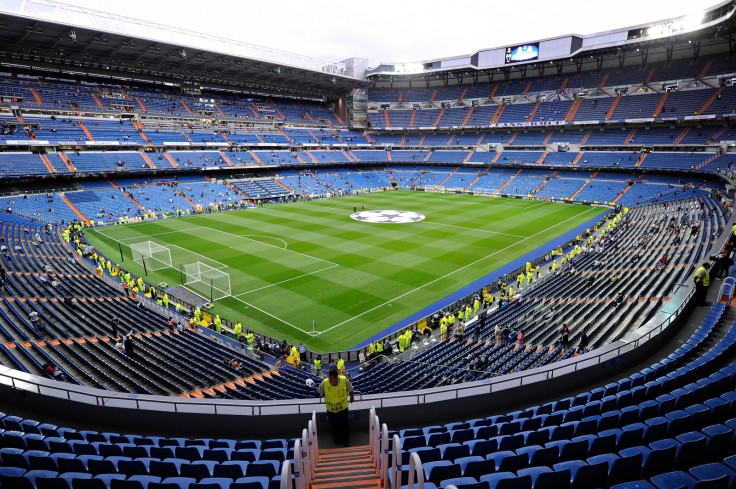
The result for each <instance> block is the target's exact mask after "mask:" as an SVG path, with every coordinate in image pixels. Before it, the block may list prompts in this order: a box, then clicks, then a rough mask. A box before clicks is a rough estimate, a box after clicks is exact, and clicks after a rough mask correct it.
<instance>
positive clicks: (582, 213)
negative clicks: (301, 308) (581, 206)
mask: <svg viewBox="0 0 736 489" xmlns="http://www.w3.org/2000/svg"><path fill="white" fill-rule="evenodd" d="M592 210H594V208H593V207H591V208H590V209H588V210H586V211H584V212H581V213H580V214H578V215H575V216H572V217H568V218H567V219H565V220H564V221H560V222H558V223H557V224H554V225H552V226H549V227H548V228H547V229H545V230H543V231H539V232H538V233H535V234H533V235H531V236H528V237H526V238H524V239H522V240H520V241H517V242H516V243H513V244H510V245H509V246H507V247H505V248H502V249H500V250H497V251H494V252H493V253H491V254H489V255H486V256H484V257H481V258H478V259H477V260H475V261H474V262H471V263H468V264H467V265H464V266H462V267H460V268H458V269H456V270H453V271H452V272H449V273H446V274H445V275H443V276H441V277H437V278H436V279H434V280H432V281H430V282H427V283H426V284H423V285H421V286H419V287H417V288H415V289H412V290H410V291H408V292H405V293H403V294H401V295H399V296H396V297H394V298H393V299H390V300H388V301H386V302H384V303H383V304H379V305H377V306H375V307H372V308H370V309H368V310H366V311H363V312H361V313H360V314H358V315H356V316H353V317H351V318H349V319H346V320H345V321H342V322H341V323H337V324H335V325H334V326H330V327H329V328H327V329H325V330H323V331H320V332H319V333H318V334H317V336H319V335H321V334H322V333H327V332H328V331H331V330H333V329H335V328H337V327H339V326H342V325H343V324H346V323H349V322H350V321H352V320H353V319H357V318H359V317H361V316H363V315H365V314H368V313H369V312H372V311H375V310H376V309H379V308H381V307H383V306H385V305H387V304H389V303H391V302H394V301H396V300H398V299H401V298H402V297H406V296H407V295H410V294H413V293H414V292H416V291H417V290H420V289H423V288H424V287H426V286H428V285H431V284H433V283H435V282H438V281H440V280H442V279H444V278H446V277H449V276H450V275H452V274H454V273H456V272H459V271H460V270H464V269H466V268H468V267H471V266H473V265H475V264H476V263H478V262H481V261H483V260H485V259H486V258H489V257H491V256H493V255H495V254H498V253H501V252H502V251H506V250H507V249H509V248H511V247H512V246H516V245H518V244H519V243H522V242H524V241H527V240H529V239H532V238H534V237H535V236H537V235H539V234H542V233H543V232H545V231H547V230H549V229H552V228H554V227H557V226H559V225H560V224H563V223H565V222H567V221H569V220H570V219H575V218H577V217H580V216H582V215H584V214H587V213H588V212H590V211H592Z"/></svg>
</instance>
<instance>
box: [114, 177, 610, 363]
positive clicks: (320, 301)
mask: <svg viewBox="0 0 736 489" xmlns="http://www.w3.org/2000/svg"><path fill="white" fill-rule="evenodd" d="M364 204H365V206H366V209H373V210H376V209H399V210H410V211H416V212H421V213H423V214H425V215H426V216H427V218H426V219H425V220H424V221H422V222H419V223H414V224H400V225H395V224H370V223H363V222H357V221H353V220H351V219H350V218H349V215H350V214H351V213H352V212H353V207H357V208H358V209H359V210H360V208H361V206H362V205H364ZM600 212H602V210H600V209H594V208H590V207H582V206H572V205H559V204H557V205H555V204H544V203H541V205H540V202H534V201H523V200H512V199H497V198H486V197H478V196H476V197H474V196H467V195H455V194H430V193H419V192H385V193H373V194H364V195H359V196H349V197H343V198H340V199H329V200H323V201H312V202H300V203H296V204H291V205H280V206H268V207H264V208H259V209H250V210H246V211H234V212H228V213H221V214H211V215H199V216H192V217H189V218H182V219H168V220H165V221H157V222H155V223H154V222H151V223H144V224H140V225H132V226H131V225H129V226H120V227H114V228H108V229H106V230H105V232H106V233H109V234H110V236H114V237H116V238H117V239H125V240H126V241H125V242H127V243H130V242H131V238H134V239H133V240H132V241H133V242H135V241H145V240H146V239H149V238H148V236H150V235H154V236H152V237H151V238H150V239H151V240H152V241H155V242H157V243H160V244H162V245H166V243H167V242H168V243H170V244H176V245H178V246H182V247H187V248H188V249H191V250H192V251H194V252H197V253H201V254H202V255H205V256H209V257H211V259H213V260H217V261H218V262H222V263H224V264H226V265H227V266H228V267H229V268H232V269H233V272H232V273H231V280H232V285H233V294H234V295H235V294H239V296H238V297H237V298H229V299H223V300H221V301H218V302H217V304H216V310H217V311H218V312H219V313H220V314H221V315H222V316H224V317H227V318H229V319H233V320H235V319H239V320H242V321H243V323H244V325H245V326H246V327H253V328H255V329H257V330H259V331H262V332H264V333H265V334H269V335H271V336H275V337H278V338H281V337H285V338H287V339H289V340H291V341H304V342H305V344H307V345H308V346H310V347H311V348H313V349H316V350H319V351H332V350H336V349H342V348H348V347H350V346H352V345H354V344H355V343H358V342H359V341H361V340H362V339H364V338H366V337H368V336H371V335H373V334H375V333H377V332H379V331H381V330H382V329H385V328H386V327H388V326H390V325H391V324H393V323H395V322H397V321H399V320H401V319H403V318H404V317H406V316H407V315H409V314H411V313H412V312H414V311H416V310H419V309H420V308H422V307H425V306H427V305H429V304H431V303H432V302H435V301H436V300H439V299H441V298H442V297H444V296H446V295H448V294H450V293H452V292H453V291H454V290H457V289H459V288H461V287H463V286H465V285H467V284H468V283H469V282H471V281H473V280H476V279H478V278H480V277H482V276H484V275H485V274H487V273H490V272H491V271H492V270H494V269H496V268H498V267H499V266H501V265H503V264H504V263H507V262H508V261H509V260H512V259H514V258H516V257H518V256H520V255H522V254H524V253H526V252H528V251H530V250H533V249H535V248H536V247H538V246H540V245H542V244H543V243H545V242H547V241H549V240H550V239H552V238H553V237H555V236H557V235H559V234H561V233H562V232H564V231H565V230H567V229H570V228H572V227H574V226H575V225H578V224H580V223H583V222H586V221H588V220H589V219H590V218H592V217H593V216H594V215H597V214H599V213H600ZM581 214H582V215H581ZM573 216H577V217H573ZM566 219H567V220H568V221H567V222H565V223H564V224H563V225H560V226H554V227H552V229H549V230H548V228H549V227H550V226H552V225H554V223H555V222H560V221H565V220H566ZM177 228H178V229H183V230H187V229H188V230H189V231H185V232H182V233H175V232H172V231H175V230H176V229H177ZM192 228H195V229H196V231H195V232H192V231H191V229H192ZM157 233H160V235H158V236H155V235H156V234H157ZM163 233H166V234H163ZM192 234H195V235H198V238H197V239H193V238H192ZM533 235H536V236H534V238H533V239H525V238H524V237H527V236H533ZM520 236H523V237H520ZM246 238H247V239H246ZM281 240H283V241H284V242H286V243H287V245H288V247H287V250H288V251H284V250H282V249H280V247H281V246H282V245H281ZM254 241H258V242H262V243H263V244H262V245H261V246H262V247H263V249H262V250H261V249H260V248H256V247H255V244H254ZM245 243H249V244H248V245H246V244H245ZM100 246H107V247H108V251H109V252H110V253H111V254H110V256H112V257H115V253H114V250H116V249H117V244H114V243H113V244H111V243H109V242H107V243H100ZM111 249H112V251H111ZM499 250H503V251H499ZM103 251H104V250H103ZM172 255H173V250H172ZM305 255H306V257H305ZM299 257H301V261H300V259H298V258H299ZM310 257H311V258H310ZM304 260H306V261H304ZM310 260H311V261H310ZM201 261H205V260H201ZM313 263H317V264H319V266H318V267H316V270H314V271H312V267H313ZM327 263H331V264H334V265H333V266H332V268H324V267H328V265H327ZM471 263H472V264H473V265H472V266H468V264H471ZM127 264H128V262H126V265H127ZM335 265H336V266H335ZM163 272H164V273H162V275H168V276H176V277H178V271H170V272H168V274H167V273H165V272H166V271H163ZM172 272H173V273H172ZM439 277H441V278H439ZM149 281H150V282H153V283H157V282H156V279H155V278H149ZM170 283H177V282H176V281H175V279H171V280H170ZM236 284H237V285H236ZM256 308H258V309H261V310H262V311H264V312H259V311H258V310H257V309H256ZM274 316H275V318H274ZM313 319H315V320H316V321H317V331H318V332H322V331H326V330H329V333H325V334H321V335H319V336H317V337H312V336H310V334H309V333H310V332H311V329H312V320H313ZM282 321H283V323H282ZM286 323H288V324H289V325H292V326H288V325H285V324H286ZM338 324H341V326H338V327H335V325H338ZM294 327H296V328H298V329H300V330H301V331H298V330H296V329H294Z"/></svg>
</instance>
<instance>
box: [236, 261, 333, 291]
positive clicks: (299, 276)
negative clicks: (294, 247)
mask: <svg viewBox="0 0 736 489" xmlns="http://www.w3.org/2000/svg"><path fill="white" fill-rule="evenodd" d="M337 266H339V265H337V264H334V265H332V266H329V267H325V268H320V269H319V270H315V271H313V272H308V273H302V274H301V275H297V276H296V277H291V278H287V279H286V280H281V281H280V282H274V283H272V284H268V285H264V286H263V287H258V288H255V289H252V290H248V291H246V292H241V293H240V294H236V295H234V296H232V297H240V296H241V295H248V294H251V293H253V292H258V291H259V290H263V289H267V288H269V287H274V286H276V285H280V284H283V283H286V282H291V281H292V280H297V279H300V278H304V277H308V276H309V275H314V274H315V273H320V272H324V271H325V270H329V269H331V268H335V267H337Z"/></svg>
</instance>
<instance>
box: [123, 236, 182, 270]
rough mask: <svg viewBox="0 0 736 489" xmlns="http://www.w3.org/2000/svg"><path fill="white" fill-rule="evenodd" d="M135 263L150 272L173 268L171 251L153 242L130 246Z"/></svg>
mask: <svg viewBox="0 0 736 489" xmlns="http://www.w3.org/2000/svg"><path fill="white" fill-rule="evenodd" d="M130 251H131V253H132V255H133V261H134V262H135V263H137V264H139V265H141V266H145V267H147V268H148V269H150V270H161V269H163V268H171V267H172V264H171V250H169V249H168V248H167V247H165V246H162V245H160V244H158V243H154V242H153V241H143V242H141V243H133V244H131V245H130Z"/></svg>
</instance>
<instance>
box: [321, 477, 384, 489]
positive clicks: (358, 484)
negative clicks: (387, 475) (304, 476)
mask: <svg viewBox="0 0 736 489" xmlns="http://www.w3.org/2000/svg"><path fill="white" fill-rule="evenodd" d="M312 487H320V488H323V489H328V488H333V487H334V488H338V487H339V488H340V489H373V488H375V489H382V487H383V486H382V485H381V481H380V479H373V480H366V481H345V480H342V481H338V482H332V483H329V484H319V483H315V482H313V483H312Z"/></svg>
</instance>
